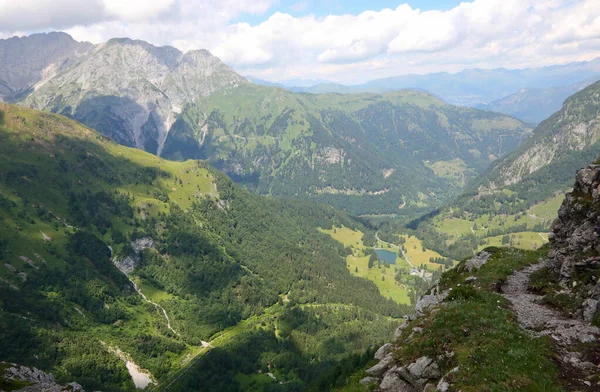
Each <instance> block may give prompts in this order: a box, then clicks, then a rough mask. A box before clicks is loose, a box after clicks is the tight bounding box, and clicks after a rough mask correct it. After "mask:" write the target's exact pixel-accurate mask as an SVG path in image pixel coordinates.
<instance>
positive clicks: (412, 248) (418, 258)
mask: <svg viewBox="0 0 600 392" xmlns="http://www.w3.org/2000/svg"><path fill="white" fill-rule="evenodd" d="M402 237H403V238H404V239H405V240H406V242H405V243H404V248H405V249H406V256H408V258H409V259H410V261H411V263H413V264H414V265H415V266H417V267H419V266H420V265H421V264H423V265H426V266H427V269H428V270H430V271H431V270H437V269H438V268H440V264H436V263H430V262H429V259H430V258H431V257H433V258H444V256H442V255H441V254H439V253H438V252H436V251H433V250H431V249H427V248H425V251H423V243H422V242H421V240H420V239H418V238H417V237H415V236H406V235H404V236H402Z"/></svg>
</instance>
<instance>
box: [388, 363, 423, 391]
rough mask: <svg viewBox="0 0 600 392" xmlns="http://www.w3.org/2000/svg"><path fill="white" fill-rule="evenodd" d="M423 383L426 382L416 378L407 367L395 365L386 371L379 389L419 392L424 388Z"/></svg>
mask: <svg viewBox="0 0 600 392" xmlns="http://www.w3.org/2000/svg"><path fill="white" fill-rule="evenodd" d="M423 385H424V383H422V382H419V380H415V379H414V378H413V377H412V375H411V374H410V373H409V372H408V371H407V370H406V368H405V367H398V366H394V367H392V368H391V369H389V370H388V371H387V372H386V373H385V376H384V377H383V380H382V381H381V384H380V385H379V389H380V390H381V391H390V392H417V391H421V390H422V388H423Z"/></svg>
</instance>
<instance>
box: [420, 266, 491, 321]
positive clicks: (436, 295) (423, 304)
mask: <svg viewBox="0 0 600 392" xmlns="http://www.w3.org/2000/svg"><path fill="white" fill-rule="evenodd" d="M488 257H489V256H488ZM448 293H449V291H448V290H446V291H444V292H440V289H439V287H438V286H435V287H433V288H432V289H431V292H430V294H426V295H423V296H422V297H421V298H419V300H418V301H417V303H416V305H415V311H416V312H417V315H423V314H425V311H426V310H427V309H431V308H434V307H437V306H439V304H441V303H442V302H444V300H445V299H446V297H448Z"/></svg>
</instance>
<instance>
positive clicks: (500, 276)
mask: <svg viewBox="0 0 600 392" xmlns="http://www.w3.org/2000/svg"><path fill="white" fill-rule="evenodd" d="M485 250H486V251H487V252H489V253H491V254H492V255H491V256H490V259H489V260H488V262H487V263H486V264H484V265H483V266H482V267H481V268H480V269H479V270H475V271H473V272H471V273H469V272H467V271H466V270H465V269H464V265H465V261H462V262H460V263H459V264H458V265H457V266H456V268H454V269H452V270H450V271H447V272H445V273H444V274H443V275H442V279H441V280H440V286H441V287H442V288H444V289H446V288H450V287H454V286H455V285H457V284H459V283H463V282H464V280H465V278H466V277H468V276H475V277H477V284H478V285H479V286H481V287H484V288H486V289H488V290H494V289H495V288H497V287H498V285H499V284H501V283H503V282H504V281H505V280H506V279H507V278H508V276H510V275H511V274H512V273H513V272H514V271H515V270H518V269H520V268H524V267H526V266H528V265H530V264H533V263H536V262H538V261H539V260H540V258H543V257H547V255H548V246H544V247H542V248H540V249H538V250H535V251H533V250H529V251H527V250H519V249H515V248H497V247H489V248H486V249H485Z"/></svg>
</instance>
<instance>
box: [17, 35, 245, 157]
mask: <svg viewBox="0 0 600 392" xmlns="http://www.w3.org/2000/svg"><path fill="white" fill-rule="evenodd" d="M240 83H246V80H245V79H244V78H243V77H242V76H240V75H238V74H237V73H235V72H234V71H233V70H232V69H231V68H229V67H228V66H227V65H225V64H224V63H222V62H221V61H220V60H219V59H218V58H216V57H214V56H213V55H211V54H210V53H209V52H208V51H206V50H196V51H190V52H187V53H182V52H180V51H179V50H178V49H175V48H173V47H170V46H163V47H156V46H153V45H151V44H149V43H147V42H144V41H136V40H131V39H128V38H116V39H111V40H110V41H108V42H107V43H104V44H100V45H98V46H97V47H96V48H95V50H94V51H93V52H92V53H90V54H89V55H88V56H86V57H85V58H84V59H83V60H82V61H80V62H79V63H77V64H76V65H74V66H72V67H70V68H69V69H67V70H66V71H65V72H62V73H60V74H59V75H57V76H55V77H54V78H52V79H50V80H48V81H47V82H46V83H44V84H43V85H41V86H36V89H35V91H34V92H33V93H32V94H31V95H29V96H28V97H27V98H26V99H25V100H24V102H23V103H24V104H25V105H27V106H30V107H32V108H35V109H40V110H50V111H53V112H58V113H61V114H64V115H67V116H69V117H73V118H75V119H76V120H78V121H80V122H82V123H84V124H86V125H88V126H90V127H92V128H95V129H97V130H99V131H100V132H102V133H104V134H105V135H107V136H110V137H111V138H113V139H114V140H115V141H117V142H119V143H121V144H124V145H127V146H132V147H138V148H142V149H145V150H146V151H149V152H152V153H157V154H159V155H160V153H161V151H162V148H163V145H164V141H165V139H166V137H167V134H168V132H169V130H170V128H171V126H172V125H173V123H174V122H175V119H176V117H177V116H178V114H179V113H181V111H182V109H183V107H184V106H185V105H186V104H188V103H190V102H192V101H193V100H194V99H196V98H197V97H200V96H206V95H210V94H211V93H213V92H214V91H216V90H218V89H221V88H224V87H235V86H237V85H238V84H240Z"/></svg>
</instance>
